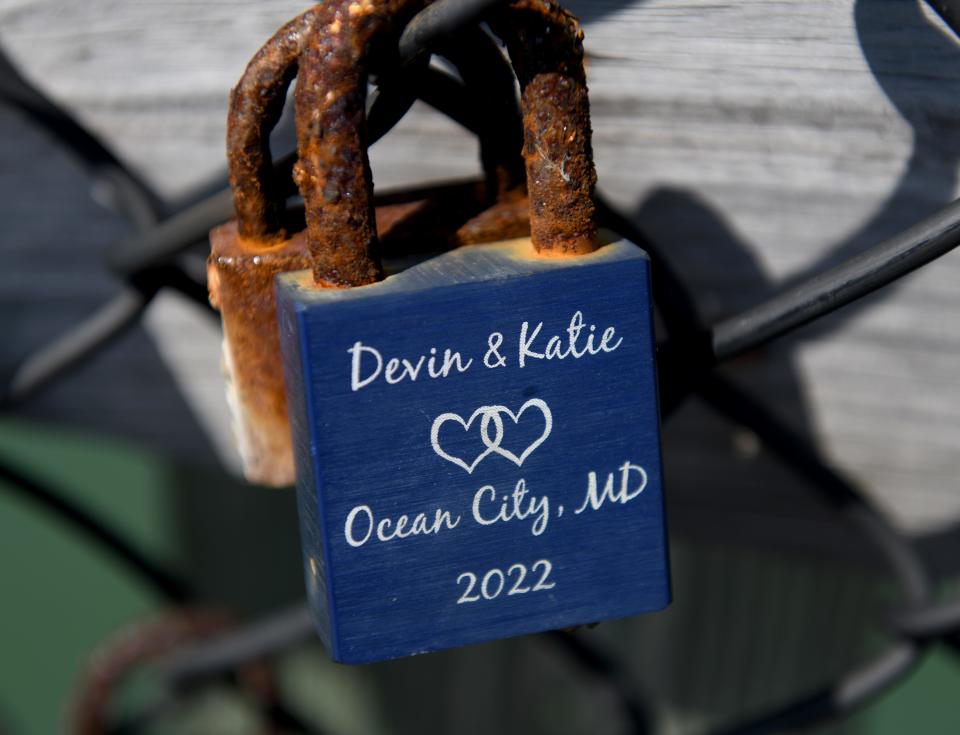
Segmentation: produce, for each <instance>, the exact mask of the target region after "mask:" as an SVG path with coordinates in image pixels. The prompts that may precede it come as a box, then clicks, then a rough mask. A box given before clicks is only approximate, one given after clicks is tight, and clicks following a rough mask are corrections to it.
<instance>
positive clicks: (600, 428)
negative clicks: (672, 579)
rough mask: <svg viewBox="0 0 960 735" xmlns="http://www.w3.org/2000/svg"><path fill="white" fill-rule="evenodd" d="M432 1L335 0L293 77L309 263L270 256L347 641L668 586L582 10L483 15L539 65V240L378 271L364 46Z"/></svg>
mask: <svg viewBox="0 0 960 735" xmlns="http://www.w3.org/2000/svg"><path fill="white" fill-rule="evenodd" d="M420 5H422V3H416V2H403V1H402V0H401V1H398V2H383V3H356V2H354V3H350V2H342V3H333V4H331V5H330V6H328V7H329V15H328V16H327V18H326V20H325V21H324V23H322V24H318V25H317V31H316V34H315V35H314V36H312V37H311V39H310V41H309V43H308V44H307V46H306V47H305V49H304V51H303V54H302V55H301V62H300V70H299V76H298V80H297V87H296V103H297V134H298V148H299V155H300V161H299V164H298V182H299V185H300V189H301V192H302V194H303V197H304V200H305V202H306V216H307V237H308V240H309V247H310V259H311V265H310V269H309V270H304V271H301V272H298V273H288V274H285V275H282V276H280V277H278V279H277V284H278V285H277V291H278V293H277V299H278V312H279V319H280V338H281V345H282V350H283V358H284V366H285V375H286V386H287V391H288V400H289V404H290V414H291V422H292V425H293V436H294V446H295V461H296V475H297V493H298V505H299V513H300V526H301V541H302V545H303V556H304V567H305V574H306V582H307V590H308V596H309V599H310V605H311V609H312V612H313V615H314V619H315V623H316V628H317V631H318V633H319V635H320V637H321V639H322V640H323V642H324V644H325V645H326V647H327V649H328V651H329V653H330V655H331V657H332V658H333V659H334V660H336V661H340V662H345V663H366V662H372V661H379V660H384V659H390V658H396V657H400V656H407V655H412V654H418V653H424V652H428V651H436V650H440V649H444V648H450V647H454V646H461V645H466V644H470V643H477V642H481V641H487V640H492V639H496V638H503V637H507V636H513V635H519V634H525V633H533V632H537V631H543V630H549V629H561V628H568V627H573V626H577V625H582V624H589V623H593V622H597V621H601V620H606V619H611V618H619V617H624V616H628V615H634V614H637V613H642V612H650V611H654V610H659V609H661V608H663V607H665V606H666V605H667V604H669V601H670V584H669V570H668V560H667V546H666V543H667V539H666V529H665V520H664V509H663V498H662V482H661V463H660V439H659V420H658V410H657V390H656V378H655V365H654V339H653V320H652V307H651V296H650V283H649V275H650V274H649V262H648V259H647V257H646V255H645V254H644V253H643V252H642V251H641V250H640V249H639V248H637V247H636V246H635V245H633V244H631V243H629V242H626V241H623V240H616V238H607V237H604V236H602V235H600V236H598V235H597V233H596V232H595V226H594V205H593V201H592V191H593V188H594V184H595V172H594V166H593V160H592V150H591V142H590V135H591V133H590V124H589V110H588V100H587V92H586V81H585V75H584V71H583V61H582V57H583V51H582V32H581V31H580V27H579V24H578V23H577V21H576V19H575V18H573V17H572V16H571V15H569V14H568V13H566V12H565V11H564V10H562V9H560V8H559V7H558V6H557V5H555V4H554V3H552V2H547V1H546V0H515V1H514V2H512V3H509V4H506V5H505V6H503V7H502V8H501V9H498V10H496V11H492V12H491V13H490V14H489V16H488V17H487V21H488V25H489V27H490V28H491V29H492V31H493V32H494V33H495V34H496V35H498V36H499V37H500V38H501V39H502V40H503V41H504V42H505V43H506V46H507V50H508V52H509V55H510V58H511V60H512V63H513V66H514V68H515V71H516V73H517V77H518V79H519V82H520V88H521V105H522V112H523V124H524V142H523V156H524V159H525V163H526V174H527V184H528V188H529V197H530V199H529V201H530V206H529V210H530V229H531V238H529V239H520V240H510V241H506V242H498V243H493V244H487V245H473V246H469V247H463V248H458V249H455V250H451V251H449V252H446V253H443V254H441V255H438V256H436V257H433V258H430V259H427V260H424V261H422V262H420V263H418V264H415V265H412V266H410V267H408V268H406V269H405V270H402V271H400V272H397V273H393V274H391V275H390V276H389V277H388V278H386V279H385V280H380V267H379V263H378V262H377V260H376V255H375V253H376V241H375V233H374V229H375V228H374V226H373V216H372V213H371V208H370V206H369V203H370V197H371V179H370V171H369V165H368V161H367V158H366V155H365V153H364V151H363V146H362V127H363V125H362V119H363V111H364V102H363V101H364V90H365V84H366V82H365V79H366V70H367V63H368V58H369V57H368V52H369V48H370V45H371V42H373V41H376V43H377V44H384V45H386V44H391V43H395V42H396V38H397V35H398V33H399V31H400V30H401V29H402V26H403V22H404V21H405V20H406V19H407V18H408V17H409V15H410V13H411V12H412V10H413V9H416V8H418V7H419V6H420ZM342 120H353V121H355V124H354V125H351V126H343V125H342V124H340V123H339V121H342ZM357 151H360V155H356V153H357ZM360 283H363V284H365V285H363V286H362V287H359V288H357V287H353V288H350V287H348V286H355V285H356V284H360Z"/></svg>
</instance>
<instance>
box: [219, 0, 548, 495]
mask: <svg viewBox="0 0 960 735" xmlns="http://www.w3.org/2000/svg"><path fill="white" fill-rule="evenodd" d="M322 18H323V13H322V12H321V7H320V6H318V7H317V8H314V9H311V10H309V11H307V12H305V13H303V14H301V15H299V16H297V17H296V18H294V19H293V20H292V21H290V22H289V23H287V24H285V25H284V26H283V27H282V28H280V29H279V30H278V31H277V33H276V34H275V35H274V36H273V37H272V38H271V39H270V40H269V41H267V43H266V44H264V46H263V47H262V48H261V49H260V51H259V52H258V53H257V54H256V55H255V56H254V58H253V59H252V60H251V62H250V64H249V65H248V66H247V69H246V71H245V72H244V74H243V76H242V78H241V79H240V81H239V82H238V84H237V86H236V87H235V88H234V90H233V92H232V94H231V98H230V112H229V116H228V125H227V131H228V132H227V152H228V155H227V160H228V166H229V173H230V183H231V187H232V189H233V193H234V205H235V209H236V214H237V219H236V221H234V222H230V223H228V224H226V225H223V226H221V227H218V228H216V229H214V230H213V231H212V232H211V234H210V240H211V255H210V258H209V260H208V268H207V270H208V283H209V288H210V300H211V303H212V304H213V305H214V306H215V307H216V308H217V309H219V310H220V312H221V316H222V321H223V330H224V345H223V372H224V375H225V378H226V382H227V397H228V403H229V404H230V408H231V411H232V413H233V417H234V433H235V435H236V439H237V445H238V448H239V450H240V455H241V459H242V461H243V466H244V474H245V476H246V477H247V479H248V480H250V481H251V482H255V483H258V484H262V485H270V486H285V485H292V484H293V482H294V464H293V449H292V443H291V435H290V423H289V418H288V411H287V401H286V394H285V392H284V387H283V366H282V363H281V359H280V345H279V336H278V333H277V318H276V302H275V298H274V284H273V281H274V277H275V276H276V275H277V274H279V273H285V272H288V271H297V270H301V269H304V268H308V267H310V262H311V261H310V258H309V252H308V247H307V238H306V235H305V233H303V232H295V233H294V234H292V235H288V233H289V232H293V231H294V230H296V229H297V228H298V224H297V223H296V222H291V221H289V220H290V219H291V218H290V217H289V216H287V215H286V213H285V210H284V201H285V198H286V194H287V191H286V187H285V185H284V182H282V181H277V179H276V176H275V175H274V174H273V171H272V161H271V156H270V147H269V137H270V132H271V130H272V129H273V127H274V126H275V125H276V123H277V121H278V119H279V117H280V114H281V112H282V109H283V104H284V100H285V98H286V92H287V89H288V87H289V85H290V83H291V81H292V79H293V77H294V75H295V74H296V71H297V67H298V60H299V57H300V55H301V53H302V51H303V48H304V43H305V39H306V38H307V36H308V34H309V32H310V31H311V29H312V28H313V27H314V26H315V25H317V24H318V23H320V22H321V20H322ZM494 52H495V53H497V54H499V52H498V51H496V50H494ZM466 53H476V54H479V55H482V54H483V53H484V49H483V48H480V47H478V46H477V43H476V42H475V41H474V42H473V43H469V44H467V45H466V46H464V47H463V48H458V49H451V50H450V53H449V54H448V57H449V58H450V59H451V60H452V61H453V63H454V64H455V65H457V64H458V58H457V56H458V54H466ZM487 53H489V51H487ZM464 76H465V77H466V75H464ZM480 81H482V80H480ZM481 91H483V90H481ZM510 93H511V94H512V87H511V89H510ZM481 146H482V151H486V153H484V156H483V157H484V159H485V164H486V168H487V169H488V177H487V178H488V183H487V185H486V186H485V187H484V186H478V187H473V186H470V187H455V188H452V189H447V190H442V191H441V190H438V191H436V192H425V193H422V194H420V195H417V196H416V197H414V198H413V199H412V200H411V199H410V198H409V197H407V198H406V199H405V200H401V201H399V202H393V203H388V204H385V205H383V206H380V207H378V208H377V210H376V227H377V231H378V233H379V234H380V237H381V238H382V239H385V240H387V241H388V242H390V244H391V245H393V247H394V248H396V249H402V248H404V247H409V245H407V243H408V242H411V241H413V242H415V247H416V248H421V249H422V248H427V249H430V248H443V247H454V246H458V245H464V244H471V243H479V242H488V241H490V240H492V239H493V240H495V239H500V238H502V237H504V236H509V235H517V234H521V233H523V232H524V231H527V230H528V228H529V225H528V221H527V217H526V208H527V199H526V197H525V194H524V191H523V186H522V182H519V184H520V185H518V182H517V181H515V178H516V177H515V172H513V171H512V170H511V169H512V168H513V167H512V166H511V165H510V164H505V163H504V162H503V160H501V159H496V158H491V157H490V152H489V150H488V149H489V148H492V147H493V146H490V145H487V143H486V142H485V141H484V140H483V139H481ZM520 168H521V169H522V164H521V166H520ZM494 188H495V189H496V191H495V195H494V196H492V197H491V196H488V194H489V192H490V191H492V190H493V189H494ZM491 198H492V199H493V202H492V203H493V206H491V207H489V208H488V209H485V210H483V211H481V212H479V213H475V212H474V210H475V209H476V207H477V206H478V204H481V203H490V202H489V201H488V200H489V199H491ZM464 212H465V213H466V215H464V216H463V217H461V219H466V221H465V222H462V221H460V220H458V216H460V215H463V213H464ZM438 213H441V214H442V215H443V217H442V218H439V219H442V221H438V217H437V216H436V215H437V214H438ZM451 223H452V224H451ZM363 280H364V279H363V278H361V279H360V280H359V281H351V280H349V279H348V282H349V283H350V285H357V284H358V283H360V282H362V281H363Z"/></svg>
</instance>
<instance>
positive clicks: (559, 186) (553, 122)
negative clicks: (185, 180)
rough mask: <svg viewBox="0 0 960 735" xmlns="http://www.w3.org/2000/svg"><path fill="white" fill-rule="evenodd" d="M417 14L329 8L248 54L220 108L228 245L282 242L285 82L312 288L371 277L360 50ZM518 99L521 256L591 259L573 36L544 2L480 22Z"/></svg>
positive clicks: (407, 3) (585, 150)
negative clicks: (234, 222) (510, 69)
mask: <svg viewBox="0 0 960 735" xmlns="http://www.w3.org/2000/svg"><path fill="white" fill-rule="evenodd" d="M427 4H429V3H428V0H381V1H379V2H371V1H370V0H365V1H363V2H357V1H350V0H341V1H340V2H331V3H326V4H324V5H320V6H316V7H314V8H312V9H311V10H308V11H307V12H305V13H303V14H301V15H300V16H297V17H296V18H294V19H293V20H291V21H290V22H289V23H287V24H286V25H285V26H283V27H282V28H281V29H280V30H279V31H278V32H277V33H276V34H275V35H274V36H273V37H272V38H271V39H270V40H269V41H268V42H267V43H266V44H265V45H264V46H263V47H262V48H261V50H260V51H259V52H258V53H257V55H256V56H255V57H254V58H253V60H252V61H251V62H250V64H249V65H248V67H247V70H246V71H245V73H244V75H243V77H242V78H241V80H240V82H239V83H238V84H237V86H236V88H235V89H234V91H233V93H232V95H231V105H230V116H229V119H228V153H229V162H230V180H231V185H232V187H233V190H234V200H235V208H236V212H237V219H238V228H239V232H240V235H241V236H242V237H245V238H250V239H255V240H259V241H261V242H264V243H267V244H269V243H270V242H272V241H275V240H281V239H283V238H284V237H285V236H286V233H285V232H284V231H283V230H282V228H281V225H280V221H281V214H282V207H283V202H282V197H280V196H279V195H278V193H277V188H276V184H275V183H274V181H273V175H272V170H271V158H270V151H269V134H270V130H271V129H272V128H273V126H274V125H275V124H276V122H277V120H278V119H279V117H280V114H281V112H282V109H283V102H284V99H285V93H286V90H287V88H288V87H289V84H290V83H291V81H292V79H293V78H294V76H296V77H297V86H296V109H297V113H296V116H297V121H296V122H297V138H298V152H299V157H300V158H299V161H298V163H297V165H296V167H295V179H296V182H297V185H298V186H299V188H300V191H301V193H302V194H303V197H304V200H305V203H306V217H307V239H308V242H309V243H310V250H311V258H312V262H313V271H314V277H315V280H316V281H317V282H318V283H319V284H324V285H328V286H356V285H363V284H366V283H371V282H373V281H376V280H378V279H379V278H380V277H382V269H381V266H380V260H379V253H378V252H377V250H378V243H377V235H376V227H375V225H374V217H373V196H372V176H371V173H370V166H369V160H368V157H367V152H366V147H367V146H366V140H365V138H366V129H365V102H366V79H367V73H368V71H369V68H368V64H369V60H370V56H371V47H372V46H373V44H374V43H381V42H383V41H384V39H390V40H391V41H393V42H394V43H395V41H396V39H397V38H399V34H400V32H401V31H402V29H403V27H404V25H405V24H406V22H407V21H409V19H410V18H411V17H413V15H414V14H415V13H416V12H418V11H419V10H421V9H422V8H423V7H424V6H426V5H427ZM491 27H492V29H493V30H494V32H495V33H496V34H497V35H498V36H500V37H501V39H502V40H503V41H504V42H505V43H506V45H507V48H508V51H509V53H510V57H511V61H512V62H513V66H514V69H515V71H516V74H517V77H518V79H519V81H520V86H521V92H522V96H521V107H522V112H523V122H524V150H523V155H524V159H525V163H526V172H527V182H528V187H529V190H530V194H531V198H530V201H531V206H530V226H531V234H532V238H533V243H534V247H535V248H536V249H537V250H538V251H539V252H541V253H545V254H577V253H583V252H588V251H590V250H592V249H593V247H594V229H595V226H594V207H593V200H592V193H593V187H594V185H595V181H596V174H595V171H594V167H593V160H592V151H591V146H590V124H589V103H588V101H587V96H586V83H585V77H584V72H583V50H582V32H581V31H580V28H579V24H578V23H577V21H576V19H575V18H574V17H573V16H572V15H570V14H569V13H567V12H566V11H564V10H563V9H562V8H560V7H559V6H558V5H556V4H555V3H552V2H548V1H547V0H518V1H516V2H513V3H511V4H510V5H508V6H507V7H505V8H504V9H502V10H500V11H498V12H497V13H495V14H494V15H493V16H492V17H491Z"/></svg>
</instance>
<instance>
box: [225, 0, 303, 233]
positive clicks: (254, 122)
mask: <svg viewBox="0 0 960 735" xmlns="http://www.w3.org/2000/svg"><path fill="white" fill-rule="evenodd" d="M316 20H317V8H311V9H310V10H308V11H306V12H305V13H301V14H300V15H298V16H297V17H296V18H294V19H293V20H291V21H289V22H288V23H286V24H284V25H283V26H282V27H281V28H280V29H279V30H278V31H277V32H276V33H275V34H274V35H273V36H272V37H271V38H270V40H269V41H267V42H266V43H265V44H264V45H263V46H262V47H261V48H260V50H259V51H257V53H256V55H254V57H253V58H252V59H251V60H250V63H249V64H248V65H247V68H246V70H245V71H244V73H243V76H242V77H241V78H240V81H239V82H237V85H236V86H235V87H234V88H233V90H232V91H231V93H230V109H229V113H228V115H227V170H228V173H229V176H230V188H231V189H232V191H233V205H234V210H235V211H236V215H237V227H238V230H239V232H240V235H241V237H244V238H248V239H252V240H258V241H261V242H271V241H274V240H280V239H283V238H284V237H285V234H286V233H284V232H283V230H282V229H281V219H282V213H283V205H284V197H283V196H282V195H281V193H280V192H281V190H282V188H283V187H282V186H280V185H278V182H276V180H275V177H274V174H273V159H272V156H271V154H270V133H271V131H272V130H273V128H274V127H275V126H276V124H277V122H278V121H279V119H280V116H281V114H283V106H284V102H285V101H286V96H287V89H288V88H289V87H290V83H291V82H292V81H293V78H294V77H295V76H296V74H297V62H298V60H299V58H300V54H301V52H302V51H303V47H304V44H305V43H306V40H307V38H308V36H309V33H310V30H311V28H313V26H314V24H315V22H316Z"/></svg>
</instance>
